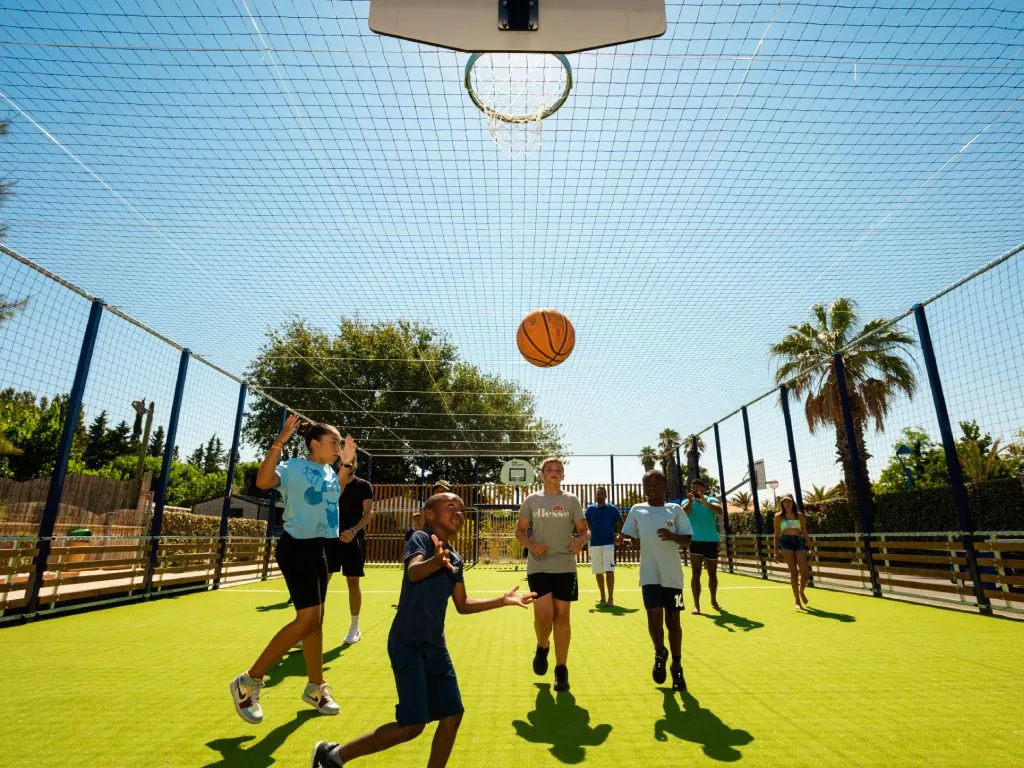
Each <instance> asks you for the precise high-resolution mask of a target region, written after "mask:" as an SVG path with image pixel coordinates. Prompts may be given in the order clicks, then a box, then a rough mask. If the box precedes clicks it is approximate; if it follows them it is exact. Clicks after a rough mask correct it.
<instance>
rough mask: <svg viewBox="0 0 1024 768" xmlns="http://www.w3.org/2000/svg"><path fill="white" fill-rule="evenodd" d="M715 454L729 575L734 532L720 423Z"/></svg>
mask: <svg viewBox="0 0 1024 768" xmlns="http://www.w3.org/2000/svg"><path fill="white" fill-rule="evenodd" d="M715 453H716V454H717V458H718V482H719V484H720V485H721V486H722V526H723V527H724V528H725V557H726V560H727V562H728V564H729V573H735V571H734V569H733V564H732V542H731V541H730V539H731V538H732V531H731V530H729V500H728V499H727V498H725V488H726V485H725V470H724V469H723V468H722V466H723V465H722V438H721V437H720V436H719V434H718V422H717V421H716V422H715Z"/></svg>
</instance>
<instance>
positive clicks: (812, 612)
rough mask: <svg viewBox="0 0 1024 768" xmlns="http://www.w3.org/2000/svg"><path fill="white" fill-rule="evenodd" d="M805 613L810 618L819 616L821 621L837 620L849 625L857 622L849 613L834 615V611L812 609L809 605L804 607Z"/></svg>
mask: <svg viewBox="0 0 1024 768" xmlns="http://www.w3.org/2000/svg"><path fill="white" fill-rule="evenodd" d="M804 612H805V613H806V614H807V615H808V616H817V617H818V618H819V619H835V620H836V621H841V622H843V623H844V624H849V623H850V622H851V621H856V620H857V618H856V617H855V616H851V615H850V614H848V613H832V611H823V610H821V609H820V608H811V607H810V606H809V605H805V606H804Z"/></svg>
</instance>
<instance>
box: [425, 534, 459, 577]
mask: <svg viewBox="0 0 1024 768" xmlns="http://www.w3.org/2000/svg"><path fill="white" fill-rule="evenodd" d="M430 540H431V541H433V542H434V557H435V558H436V559H437V560H439V561H440V563H441V566H442V567H444V568H447V569H448V570H449V571H450V572H452V573H455V572H456V571H457V570H459V569H458V568H456V567H455V564H454V563H453V562H452V554H451V552H450V551H449V550H447V549H445V548H444V545H443V544H442V543H441V540H440V539H439V538H437V534H434V533H432V534H430Z"/></svg>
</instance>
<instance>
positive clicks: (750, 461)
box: [740, 405, 768, 579]
mask: <svg viewBox="0 0 1024 768" xmlns="http://www.w3.org/2000/svg"><path fill="white" fill-rule="evenodd" d="M740 410H741V411H742V413H743V437H744V438H745V439H746V442H747V472H749V473H750V495H751V496H753V497H754V527H755V530H756V531H757V561H758V563H759V564H760V566H761V578H762V579H767V578H768V564H767V563H766V562H765V559H764V547H763V542H762V541H761V537H762V536H763V535H764V520H763V519H762V518H761V500H760V499H759V498H758V496H757V475H756V474H755V472H754V447H753V445H751V443H750V418H749V417H748V416H747V406H745V405H744V406H743V407H742V408H741V409H740Z"/></svg>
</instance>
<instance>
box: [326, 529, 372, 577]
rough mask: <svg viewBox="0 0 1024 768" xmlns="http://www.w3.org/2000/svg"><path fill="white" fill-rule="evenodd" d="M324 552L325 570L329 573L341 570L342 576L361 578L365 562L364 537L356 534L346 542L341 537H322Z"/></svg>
mask: <svg viewBox="0 0 1024 768" xmlns="http://www.w3.org/2000/svg"><path fill="white" fill-rule="evenodd" d="M324 552H325V554H326V555H327V570H328V571H329V572H330V573H337V572H338V571H341V573H342V575H343V576H357V577H360V578H362V577H363V576H365V575H366V574H365V573H364V572H363V565H364V564H365V563H366V538H365V537H364V536H356V537H355V538H354V539H352V541H350V542H348V543H347V544H346V543H345V542H343V541H342V540H341V539H324Z"/></svg>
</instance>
